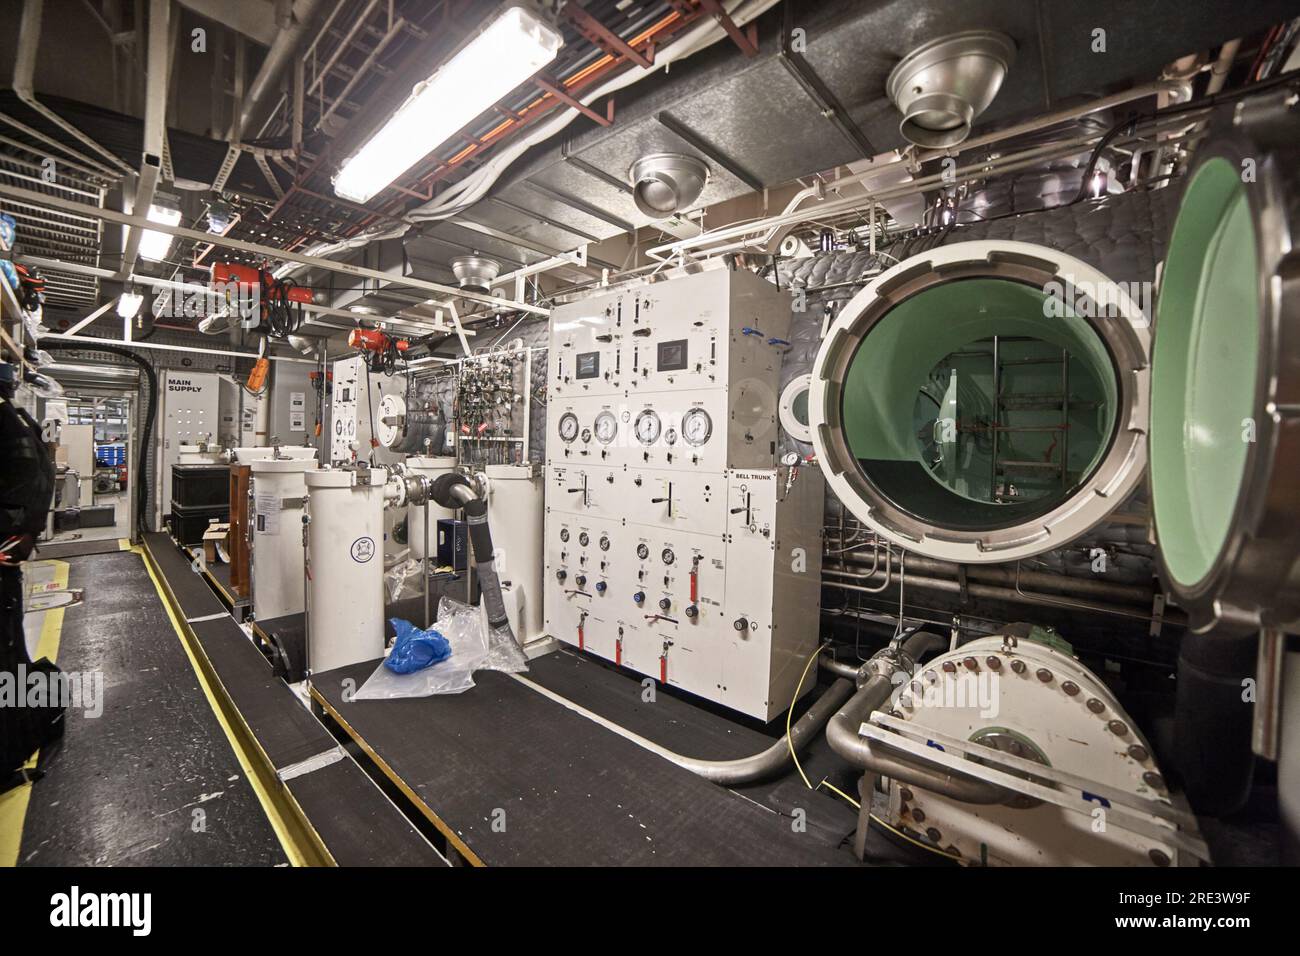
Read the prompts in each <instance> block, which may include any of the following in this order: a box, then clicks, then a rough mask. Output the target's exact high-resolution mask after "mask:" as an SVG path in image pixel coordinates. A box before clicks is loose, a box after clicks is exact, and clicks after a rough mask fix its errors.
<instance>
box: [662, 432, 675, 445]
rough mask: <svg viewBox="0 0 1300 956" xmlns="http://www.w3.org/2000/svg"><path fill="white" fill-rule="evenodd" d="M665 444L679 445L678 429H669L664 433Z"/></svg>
mask: <svg viewBox="0 0 1300 956" xmlns="http://www.w3.org/2000/svg"><path fill="white" fill-rule="evenodd" d="M664 443H665V444H667V445H676V444H677V429H676V428H670V429H668V431H666V432H664Z"/></svg>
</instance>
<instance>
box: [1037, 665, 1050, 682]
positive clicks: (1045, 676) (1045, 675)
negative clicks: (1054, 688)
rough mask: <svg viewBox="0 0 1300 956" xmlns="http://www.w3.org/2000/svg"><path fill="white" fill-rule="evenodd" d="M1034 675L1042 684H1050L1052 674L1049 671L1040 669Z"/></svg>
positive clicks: (1044, 668)
mask: <svg viewBox="0 0 1300 956" xmlns="http://www.w3.org/2000/svg"><path fill="white" fill-rule="evenodd" d="M1034 673H1035V675H1036V676H1037V677H1038V679H1039V680H1040V681H1042V682H1043V683H1044V684H1048V683H1051V680H1052V672H1051V671H1049V670H1048V669H1047V668H1046V667H1040V668H1038V670H1037V671H1035V672H1034Z"/></svg>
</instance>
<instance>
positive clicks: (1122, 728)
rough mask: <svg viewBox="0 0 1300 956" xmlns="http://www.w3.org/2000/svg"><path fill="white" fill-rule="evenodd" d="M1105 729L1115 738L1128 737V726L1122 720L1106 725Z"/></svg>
mask: <svg viewBox="0 0 1300 956" xmlns="http://www.w3.org/2000/svg"><path fill="white" fill-rule="evenodd" d="M1106 728H1107V729H1108V730H1109V731H1110V732H1111V733H1112V734H1114V735H1115V736H1116V737H1125V736H1127V735H1128V724H1126V723H1124V721H1122V720H1112V721H1109V722H1108V723H1107V724H1106Z"/></svg>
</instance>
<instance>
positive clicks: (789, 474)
mask: <svg viewBox="0 0 1300 956" xmlns="http://www.w3.org/2000/svg"><path fill="white" fill-rule="evenodd" d="M550 322H551V328H550V339H549V343H548V348H549V352H548V360H549V362H550V366H549V371H550V379H549V380H548V382H547V394H546V458H547V478H546V529H545V563H546V572H545V573H546V579H545V596H544V607H543V610H544V614H545V617H546V622H547V631H548V633H549V634H550V635H551V636H553V637H555V638H556V639H557V640H559V641H562V642H564V643H566V644H569V645H571V646H574V647H576V648H578V649H579V650H581V651H582V652H584V653H590V654H595V655H597V656H599V657H602V658H604V659H606V660H609V661H611V662H613V663H615V664H617V665H619V666H622V667H626V668H630V669H632V670H633V671H635V672H637V673H640V674H643V675H646V676H647V677H650V678H652V679H654V680H655V681H657V682H662V683H668V684H671V685H673V686H674V687H680V688H683V689H685V690H687V691H690V692H692V693H695V694H699V695H700V696H703V697H706V698H708V699H710V700H713V701H717V702H720V703H722V704H724V705H726V706H729V707H732V708H734V709H736V710H738V711H741V712H743V713H745V714H749V715H751V716H754V717H758V718H760V719H762V720H770V719H772V718H773V717H774V716H775V715H776V714H778V713H780V712H782V711H783V710H784V709H785V708H786V707H788V706H789V704H790V701H791V699H792V698H793V697H794V694H795V686H794V683H795V681H796V680H797V678H798V674H797V673H796V671H797V670H798V668H792V667H789V666H787V665H788V662H789V661H791V660H796V659H797V660H800V661H802V660H805V659H806V658H807V657H808V656H809V655H810V654H811V653H812V652H813V651H814V649H815V647H816V642H817V614H816V609H817V606H818V602H819V600H820V560H821V543H820V533H821V525H822V508H823V504H824V501H823V496H824V485H823V483H822V479H821V475H820V473H819V472H818V471H817V470H816V469H815V468H814V467H812V466H796V467H795V468H794V469H793V470H792V469H791V468H789V467H782V466H780V465H779V464H778V462H777V453H776V448H777V434H778V431H777V429H778V426H777V408H778V404H779V392H778V385H779V383H780V373H781V363H782V361H783V356H784V354H785V349H786V347H787V344H786V343H785V339H786V337H787V335H788V331H789V323H790V298H789V294H788V293H786V292H782V291H780V290H778V289H777V288H776V287H775V286H774V285H772V284H771V283H769V282H767V281H765V280H763V279H761V278H759V277H758V276H756V275H754V274H752V273H749V272H746V271H743V270H742V271H736V272H730V271H725V270H719V271H710V272H704V273H699V274H696V275H691V276H686V277H683V278H680V279H673V280H670V281H667V282H658V283H653V284H650V285H646V286H641V287H633V288H627V289H623V290H621V291H615V292H608V293H605V294H597V295H594V296H591V297H589V298H587V299H583V300H579V301H576V302H569V303H563V304H561V305H559V306H557V307H556V308H555V309H554V310H553V311H552V313H551V319H550ZM742 485H743V488H742V487H741V486H742ZM792 568H798V569H799V570H797V571H792V570H791V569H792Z"/></svg>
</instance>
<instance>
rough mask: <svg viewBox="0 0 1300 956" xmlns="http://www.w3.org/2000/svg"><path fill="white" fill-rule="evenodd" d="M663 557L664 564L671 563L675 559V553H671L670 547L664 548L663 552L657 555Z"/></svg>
mask: <svg viewBox="0 0 1300 956" xmlns="http://www.w3.org/2000/svg"><path fill="white" fill-rule="evenodd" d="M659 557H661V558H663V561H664V564H672V563H673V562H674V561H676V560H677V555H675V554H673V549H672V548H664V550H663V553H662V554H660V555H659Z"/></svg>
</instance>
